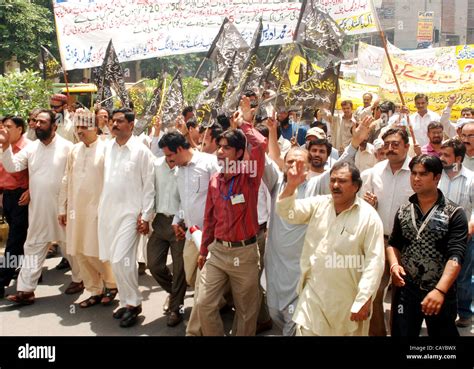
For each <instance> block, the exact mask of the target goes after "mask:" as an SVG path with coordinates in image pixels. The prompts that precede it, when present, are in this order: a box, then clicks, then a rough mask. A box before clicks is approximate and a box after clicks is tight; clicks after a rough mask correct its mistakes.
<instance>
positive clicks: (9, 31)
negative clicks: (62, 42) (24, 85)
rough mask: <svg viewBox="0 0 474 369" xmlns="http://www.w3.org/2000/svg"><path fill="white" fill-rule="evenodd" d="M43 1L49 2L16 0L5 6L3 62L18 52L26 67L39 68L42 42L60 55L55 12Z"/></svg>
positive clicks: (0, 43)
mask: <svg viewBox="0 0 474 369" xmlns="http://www.w3.org/2000/svg"><path fill="white" fill-rule="evenodd" d="M39 3H43V4H45V3H46V2H45V1H36V2H31V3H30V2H28V1H26V0H14V1H9V2H6V3H4V4H3V5H2V6H1V11H0V63H4V62H5V61H7V60H9V59H11V58H12V56H16V57H17V60H18V62H19V63H20V65H21V67H22V69H26V68H30V69H38V57H39V53H40V48H39V46H40V45H46V46H47V47H48V49H50V50H52V51H53V53H54V54H56V55H57V42H56V33H55V28H54V23H53V22H54V18H53V14H52V12H51V10H50V9H49V7H46V6H43V5H40V4H39ZM56 55H55V56H56Z"/></svg>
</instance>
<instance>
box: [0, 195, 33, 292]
mask: <svg viewBox="0 0 474 369" xmlns="http://www.w3.org/2000/svg"><path fill="white" fill-rule="evenodd" d="M25 191H26V190H24V189H21V188H18V189H16V190H5V191H3V214H4V216H5V218H6V220H7V223H8V227H9V230H8V238H7V244H6V247H5V259H4V263H3V265H0V287H1V286H4V287H7V286H8V285H9V284H10V282H11V279H12V277H13V275H14V274H15V269H16V266H17V265H15V264H16V263H18V260H19V257H20V256H21V255H23V245H24V244H25V240H26V234H27V232H28V205H26V206H20V205H18V201H19V200H20V197H21V195H22V194H23V192H25ZM13 260H16V263H12V261H13ZM18 266H19V265H18Z"/></svg>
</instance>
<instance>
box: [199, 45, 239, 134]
mask: <svg viewBox="0 0 474 369" xmlns="http://www.w3.org/2000/svg"><path fill="white" fill-rule="evenodd" d="M236 55H237V51H235V52H234V55H233V58H232V62H231V64H230V65H229V67H228V68H227V70H226V71H225V72H224V73H222V74H221V75H220V76H218V77H217V78H216V79H215V80H214V81H212V82H211V84H210V85H209V86H208V87H207V88H206V89H205V90H204V91H203V92H201V93H200V94H199V96H198V98H197V102H196V106H195V107H196V121H197V122H198V124H200V125H201V124H202V125H209V124H213V120H214V119H216V117H217V116H218V115H219V114H220V113H222V112H223V107H222V105H223V103H224V98H225V97H226V96H227V94H228V91H229V84H230V79H231V76H232V68H233V61H234V60H235V56H236Z"/></svg>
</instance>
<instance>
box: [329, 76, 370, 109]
mask: <svg viewBox="0 0 474 369" xmlns="http://www.w3.org/2000/svg"><path fill="white" fill-rule="evenodd" d="M339 91H340V95H339V97H338V99H337V104H336V108H337V109H341V102H342V101H344V100H351V101H352V104H354V110H355V109H357V107H359V106H363V105H364V102H363V101H362V95H364V94H365V93H367V92H369V93H371V94H372V95H373V101H375V100H376V99H377V97H378V94H379V88H378V87H377V86H371V85H365V84H361V83H355V82H350V81H346V80H344V79H339Z"/></svg>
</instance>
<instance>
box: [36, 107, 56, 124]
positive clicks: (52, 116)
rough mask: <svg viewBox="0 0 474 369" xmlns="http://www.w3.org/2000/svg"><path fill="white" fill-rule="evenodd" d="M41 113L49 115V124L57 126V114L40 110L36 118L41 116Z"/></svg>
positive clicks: (47, 110) (48, 110)
mask: <svg viewBox="0 0 474 369" xmlns="http://www.w3.org/2000/svg"><path fill="white" fill-rule="evenodd" d="M41 113H46V114H48V115H49V122H50V123H51V124H56V113H55V112H54V111H52V110H50V109H40V110H39V111H38V114H36V116H38V115H40V114H41Z"/></svg>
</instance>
